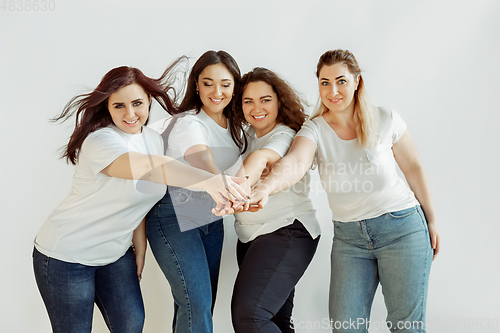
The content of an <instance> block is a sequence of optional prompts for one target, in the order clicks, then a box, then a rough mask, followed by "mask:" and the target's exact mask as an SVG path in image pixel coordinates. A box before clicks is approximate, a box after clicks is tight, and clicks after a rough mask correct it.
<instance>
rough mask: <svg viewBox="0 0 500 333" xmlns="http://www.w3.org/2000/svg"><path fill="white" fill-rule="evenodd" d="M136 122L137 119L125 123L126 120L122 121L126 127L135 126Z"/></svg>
mask: <svg viewBox="0 0 500 333" xmlns="http://www.w3.org/2000/svg"><path fill="white" fill-rule="evenodd" d="M138 121H139V118H137V119H136V120H133V121H126V120H124V121H123V122H124V123H125V124H127V126H133V125H135V124H137V122H138Z"/></svg>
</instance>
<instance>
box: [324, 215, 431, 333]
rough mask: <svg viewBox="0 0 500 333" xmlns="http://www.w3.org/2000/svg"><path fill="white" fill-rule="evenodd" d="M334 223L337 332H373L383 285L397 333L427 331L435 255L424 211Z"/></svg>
mask: <svg viewBox="0 0 500 333" xmlns="http://www.w3.org/2000/svg"><path fill="white" fill-rule="evenodd" d="M333 223H334V233H335V235H334V238H333V247H332V257H331V259H332V274H331V282H330V317H331V326H332V328H333V332H368V327H369V325H370V323H369V320H370V311H371V306H372V302H373V297H374V295H375V291H376V289H377V287H378V284H379V282H380V285H381V286H382V293H383V295H384V301H385V305H386V307H387V313H388V314H387V322H386V325H387V327H388V328H389V329H390V330H391V332H425V331H426V327H425V308H426V302H427V287H428V281H429V273H430V269H431V263H432V256H433V250H432V248H431V245H430V239H429V231H428V229H427V222H426V220H425V217H424V214H423V212H422V209H421V208H420V206H416V207H413V208H408V209H404V210H401V211H397V212H392V213H387V214H384V215H382V216H379V217H376V218H372V219H367V220H361V221H357V222H338V221H333ZM372 324H373V323H372ZM377 324H379V323H377ZM378 326H380V325H378ZM373 327H374V326H373Z"/></svg>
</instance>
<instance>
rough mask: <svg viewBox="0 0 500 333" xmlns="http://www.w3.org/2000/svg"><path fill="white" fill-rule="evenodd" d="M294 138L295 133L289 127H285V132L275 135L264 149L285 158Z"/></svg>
mask: <svg viewBox="0 0 500 333" xmlns="http://www.w3.org/2000/svg"><path fill="white" fill-rule="evenodd" d="M294 137H295V131H294V130H292V129H291V128H289V127H284V129H283V130H280V131H279V132H278V133H275V134H273V135H272V136H271V137H270V138H269V139H268V140H267V141H266V143H265V144H264V146H263V147H262V148H267V149H271V150H274V151H275V152H276V153H278V155H280V156H281V157H283V156H285V154H286V152H287V151H288V149H289V148H290V145H291V144H292V141H293V138H294Z"/></svg>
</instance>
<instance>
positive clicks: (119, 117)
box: [108, 83, 151, 134]
mask: <svg viewBox="0 0 500 333" xmlns="http://www.w3.org/2000/svg"><path fill="white" fill-rule="evenodd" d="M150 103H151V101H150V98H149V97H148V95H147V94H146V93H145V92H144V89H142V87H141V86H140V85H138V84H136V83H132V84H130V85H128V86H125V87H123V88H121V89H119V90H118V91H117V92H115V93H113V94H111V95H110V96H109V98H108V110H109V113H110V115H111V119H113V123H114V124H115V125H116V127H118V128H119V129H121V130H122V131H123V132H125V133H128V134H137V133H140V132H141V130H142V125H144V123H145V122H146V121H147V120H148V116H149V105H150Z"/></svg>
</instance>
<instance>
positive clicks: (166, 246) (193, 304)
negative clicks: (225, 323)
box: [146, 186, 224, 333]
mask: <svg viewBox="0 0 500 333" xmlns="http://www.w3.org/2000/svg"><path fill="white" fill-rule="evenodd" d="M174 205H184V206H188V205H189V207H191V208H190V209H193V210H200V209H202V210H204V212H205V217H206V218H207V219H210V218H209V216H210V214H211V212H210V211H211V209H212V207H215V202H214V201H213V200H212V198H211V197H210V196H209V195H208V194H207V193H206V192H194V191H189V190H186V189H179V188H174V190H172V188H171V187H170V186H169V189H168V191H167V193H166V194H165V196H164V197H163V199H161V200H160V201H158V203H157V204H156V205H155V206H154V207H153V209H151V211H150V212H149V214H148V215H147V217H146V230H147V236H148V240H149V244H150V246H151V249H152V251H153V254H154V256H155V258H156V261H157V262H158V265H159V266H160V268H161V270H162V271H163V274H164V275H165V277H166V278H167V280H168V282H169V283H170V289H171V291H172V295H173V297H174V302H175V303H174V322H173V324H172V326H173V332H178V333H190V332H193V333H205V332H210V333H211V332H213V324H212V311H213V306H214V304H215V296H216V294H217V283H218V279H219V268H220V260H221V254H222V243H223V240H224V225H223V223H222V219H220V218H219V219H218V220H217V221H215V222H212V223H210V224H205V223H202V224H203V225H202V226H201V227H198V228H195V229H190V230H187V231H181V229H180V227H179V223H178V219H177V216H176V209H174ZM183 210H184V211H185V212H186V211H187V210H188V207H184V208H183ZM197 214H200V212H199V211H198V212H197Z"/></svg>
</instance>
